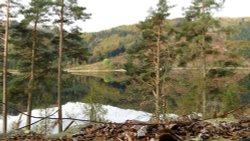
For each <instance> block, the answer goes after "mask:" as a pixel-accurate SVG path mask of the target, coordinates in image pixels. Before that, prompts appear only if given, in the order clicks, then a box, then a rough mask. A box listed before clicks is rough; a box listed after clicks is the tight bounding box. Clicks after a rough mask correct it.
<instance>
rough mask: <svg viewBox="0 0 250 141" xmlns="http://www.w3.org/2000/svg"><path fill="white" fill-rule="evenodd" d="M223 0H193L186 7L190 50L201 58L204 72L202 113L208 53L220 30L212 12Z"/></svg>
mask: <svg viewBox="0 0 250 141" xmlns="http://www.w3.org/2000/svg"><path fill="white" fill-rule="evenodd" d="M223 2H224V1H222V0H218V1H216V0H193V1H192V5H191V6H190V7H189V8H188V9H186V12H185V21H183V24H184V28H183V34H185V36H186V39H187V41H189V42H190V44H189V47H190V50H193V51H192V52H193V53H194V54H193V55H190V56H193V57H194V58H197V57H200V58H201V64H200V65H201V72H202V89H201V90H202V92H201V94H202V113H203V114H204V116H205V114H206V106H207V104H206V103H207V91H208V88H207V87H208V86H207V53H208V52H209V50H211V48H212V43H213V42H214V38H213V35H214V34H215V33H216V32H218V27H219V22H218V21H217V20H216V19H215V18H214V17H213V16H212V12H213V11H214V10H217V9H219V8H221V6H222V4H223Z"/></svg>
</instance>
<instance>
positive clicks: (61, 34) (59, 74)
mask: <svg viewBox="0 0 250 141" xmlns="http://www.w3.org/2000/svg"><path fill="white" fill-rule="evenodd" d="M63 15H64V0H61V12H60V16H61V17H60V41H59V49H58V76H57V104H58V132H62V131H63V126H62V95H61V91H62V84H61V82H62V49H63V22H64V16H63Z"/></svg>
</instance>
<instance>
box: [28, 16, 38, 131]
mask: <svg viewBox="0 0 250 141" xmlns="http://www.w3.org/2000/svg"><path fill="white" fill-rule="evenodd" d="M37 23H38V19H36V20H35V22H34V27H33V32H32V51H31V70H30V79H29V83H28V99H27V114H28V115H29V116H27V121H26V126H27V128H26V129H27V130H30V129H31V125H30V124H31V116H32V113H31V112H32V93H33V88H34V76H35V57H36V43H37Z"/></svg>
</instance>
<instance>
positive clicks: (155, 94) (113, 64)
mask: <svg viewBox="0 0 250 141" xmlns="http://www.w3.org/2000/svg"><path fill="white" fill-rule="evenodd" d="M223 3H224V1H219V0H218V1H216V0H193V1H192V4H191V6H190V7H188V8H186V9H185V10H184V17H183V18H178V19H169V18H168V17H169V15H170V14H171V13H169V9H171V8H173V6H170V5H168V3H167V1H165V0H159V3H158V5H157V7H156V9H152V10H151V11H150V13H149V15H148V17H146V18H145V20H144V21H141V22H140V23H138V24H136V25H124V26H119V27H116V28H112V29H108V30H104V31H100V32H95V33H84V32H82V31H81V28H80V27H77V26H76V25H74V23H75V22H76V21H81V22H84V21H85V20H88V19H89V18H91V14H90V13H86V12H85V10H86V8H85V7H82V6H79V5H78V4H77V1H76V0H31V2H30V3H29V6H24V5H22V4H21V3H19V2H18V1H17V0H16V1H15V0H7V1H6V3H2V5H1V14H0V16H1V17H2V18H1V22H0V46H1V49H0V51H1V54H0V56H1V59H0V61H1V67H2V68H1V73H2V76H3V78H2V79H1V85H2V86H3V87H0V89H1V94H0V95H1V100H2V112H1V113H2V115H3V120H4V125H3V133H4V134H5V133H6V130H7V115H8V114H10V115H15V114H17V113H16V111H15V110H14V109H18V110H19V111H24V112H27V114H28V115H32V113H31V112H32V109H35V108H46V107H50V106H52V105H56V106H57V107H58V124H59V126H58V127H59V128H58V131H59V132H61V131H62V130H63V127H62V104H64V103H66V102H68V101H81V102H85V103H96V104H104V105H115V106H117V107H121V108H131V109H135V110H142V111H146V112H150V113H153V115H154V116H153V118H152V121H153V122H155V123H160V122H162V121H163V119H164V118H165V116H166V114H167V113H175V114H178V115H187V114H190V113H193V112H196V113H202V118H209V117H216V116H217V115H220V114H223V113H225V112H227V111H230V110H233V109H236V108H238V107H240V106H242V105H246V104H248V103H250V73H249V70H250V64H249V61H250V18H244V17H242V18H222V17H214V16H213V11H214V10H218V9H220V8H221V7H222V6H223ZM20 15H22V16H23V19H22V20H21V21H20V20H17V18H16V17H19V16H20ZM52 17H53V18H52ZM66 26H68V27H71V28H70V29H67V30H66V29H65V27H66ZM84 70H88V71H91V70H94V71H100V74H95V73H85V74H82V73H81V72H83V73H84ZM102 71H108V72H107V73H104V74H103V72H102ZM112 71H117V72H115V73H114V72H112ZM41 103H43V104H42V105H41ZM249 106H250V105H248V106H247V108H245V109H244V110H240V111H237V112H236V113H235V114H234V115H233V117H234V118H241V117H244V116H247V115H248V116H249V114H250V113H249V112H250V111H249V108H250V107H249ZM9 107H12V109H9ZM95 110H96V111H95V112H96V113H98V110H99V111H100V107H99V108H98V107H97V108H96V109H95ZM92 120H97V118H96V117H93V115H92ZM26 124H27V129H29V130H30V128H31V127H30V125H31V119H30V117H29V116H27V122H26Z"/></svg>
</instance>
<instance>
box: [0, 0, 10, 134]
mask: <svg viewBox="0 0 250 141" xmlns="http://www.w3.org/2000/svg"><path fill="white" fill-rule="evenodd" d="M6 2H7V3H6V4H7V7H6V24H5V37H4V53H3V99H2V101H3V103H4V104H3V105H2V108H3V109H2V110H3V111H2V114H3V134H4V135H6V132H7V67H8V39H9V11H10V0H7V1H6Z"/></svg>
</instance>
